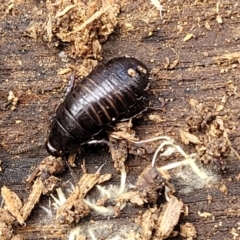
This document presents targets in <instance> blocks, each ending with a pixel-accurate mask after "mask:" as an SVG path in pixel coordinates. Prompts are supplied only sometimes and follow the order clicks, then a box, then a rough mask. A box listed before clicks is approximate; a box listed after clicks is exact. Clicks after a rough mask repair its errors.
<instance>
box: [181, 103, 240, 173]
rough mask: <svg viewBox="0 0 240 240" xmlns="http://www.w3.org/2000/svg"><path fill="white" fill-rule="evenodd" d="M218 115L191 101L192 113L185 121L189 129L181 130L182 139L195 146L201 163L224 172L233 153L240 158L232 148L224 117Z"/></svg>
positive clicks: (206, 107) (208, 108) (190, 112)
mask: <svg viewBox="0 0 240 240" xmlns="http://www.w3.org/2000/svg"><path fill="white" fill-rule="evenodd" d="M217 115H218V112H217V111H214V109H213V110H212V109H210V107H208V106H206V105H205V104H204V103H199V102H198V101H196V100H194V99H191V100H190V111H189V114H188V117H187V118H186V119H185V122H186V123H187V125H188V129H187V130H186V129H184V130H183V129H181V130H180V137H181V140H182V142H183V143H185V144H189V143H193V144H195V149H196V152H197V155H198V158H199V159H200V160H201V162H203V163H205V164H210V165H211V166H212V167H213V169H215V170H217V171H219V170H220V171H224V169H225V165H226V162H225V159H226V157H227V156H228V155H229V154H230V153H231V152H233V153H234V154H235V155H236V156H237V158H239V159H240V156H239V155H238V153H237V152H236V151H235V150H234V149H233V148H232V146H231V142H230V141H229V139H228V129H226V127H225V126H224V122H223V117H220V116H217Z"/></svg>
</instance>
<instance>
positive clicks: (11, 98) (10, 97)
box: [7, 91, 19, 110]
mask: <svg viewBox="0 0 240 240" xmlns="http://www.w3.org/2000/svg"><path fill="white" fill-rule="evenodd" d="M7 99H8V102H10V103H12V107H11V110H15V109H16V105H17V103H18V100H19V99H18V97H16V96H15V95H14V93H13V91H9V94H8V98H7Z"/></svg>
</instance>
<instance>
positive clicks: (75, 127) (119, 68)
mask: <svg viewBox="0 0 240 240" xmlns="http://www.w3.org/2000/svg"><path fill="white" fill-rule="evenodd" d="M148 84H149V72H148V69H147V67H146V66H145V65H144V64H143V63H142V62H140V61H139V60H137V59H135V58H127V57H120V58H114V59H112V60H110V61H109V62H107V63H106V64H105V65H102V66H100V67H98V68H97V69H96V70H94V71H92V72H91V73H90V74H89V75H88V76H87V77H85V78H83V79H81V81H80V82H79V83H77V84H76V85H75V86H74V87H73V88H72V90H71V91H70V92H69V93H68V94H67V95H66V98H65V100H64V101H63V102H62V103H61V104H60V105H59V107H58V109H57V111H56V117H55V118H54V120H53V122H52V125H51V130H50V134H49V137H48V140H47V142H46V148H47V151H48V152H49V153H50V154H51V155H54V156H63V155H65V154H67V153H73V152H76V151H77V150H78V149H79V148H80V146H81V145H83V144H86V143H87V142H89V141H90V140H92V139H95V138H96V136H97V135H98V134H99V133H100V132H101V131H102V129H103V128H104V126H106V125H109V124H111V123H112V122H114V121H116V120H121V119H124V118H129V117H132V116H133V115H136V113H139V108H138V106H141V104H142V102H143V99H144V98H143V96H144V91H145V90H146V88H147V87H148ZM140 109H141V108H140ZM136 111H138V112H136Z"/></svg>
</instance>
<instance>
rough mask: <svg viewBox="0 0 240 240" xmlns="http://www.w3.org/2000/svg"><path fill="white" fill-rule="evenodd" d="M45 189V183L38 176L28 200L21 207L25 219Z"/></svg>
mask: <svg viewBox="0 0 240 240" xmlns="http://www.w3.org/2000/svg"><path fill="white" fill-rule="evenodd" d="M43 189H44V186H43V183H42V181H41V179H40V178H38V179H37V180H36V181H35V182H34V184H33V186H32V191H31V193H30V195H29V197H28V199H27V202H26V203H25V204H24V206H23V207H22V209H21V214H22V217H23V219H24V221H25V220H26V219H27V218H28V217H29V216H30V214H31V212H32V210H33V208H34V207H35V205H36V204H37V203H38V202H39V199H40V197H41V195H42V192H43Z"/></svg>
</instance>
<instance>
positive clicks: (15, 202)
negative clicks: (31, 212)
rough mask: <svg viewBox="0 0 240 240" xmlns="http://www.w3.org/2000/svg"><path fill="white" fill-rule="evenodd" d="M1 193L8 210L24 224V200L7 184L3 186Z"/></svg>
mask: <svg viewBox="0 0 240 240" xmlns="http://www.w3.org/2000/svg"><path fill="white" fill-rule="evenodd" d="M1 194H2V197H3V199H4V203H5V205H6V208H7V210H8V211H9V212H10V213H11V214H12V215H13V216H14V217H15V218H16V219H17V221H18V222H19V223H20V224H21V225H23V224H24V218H23V217H22V215H21V213H20V209H21V208H22V201H21V200H20V198H19V197H18V195H17V194H16V193H14V192H13V191H11V190H10V189H8V188H7V187H6V186H3V187H2V189H1Z"/></svg>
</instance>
